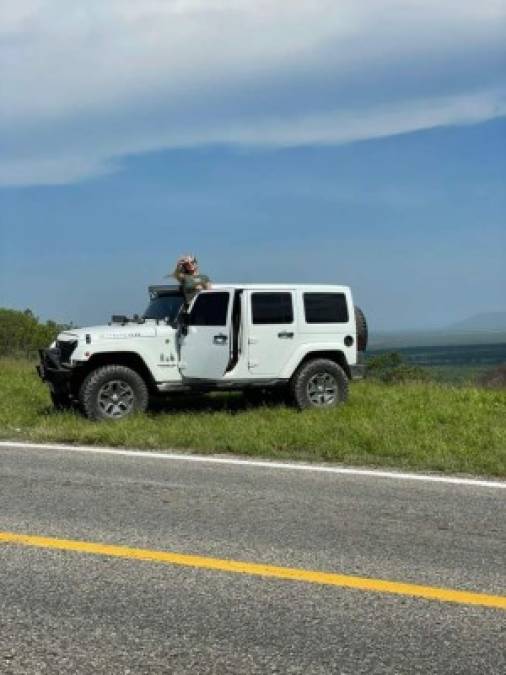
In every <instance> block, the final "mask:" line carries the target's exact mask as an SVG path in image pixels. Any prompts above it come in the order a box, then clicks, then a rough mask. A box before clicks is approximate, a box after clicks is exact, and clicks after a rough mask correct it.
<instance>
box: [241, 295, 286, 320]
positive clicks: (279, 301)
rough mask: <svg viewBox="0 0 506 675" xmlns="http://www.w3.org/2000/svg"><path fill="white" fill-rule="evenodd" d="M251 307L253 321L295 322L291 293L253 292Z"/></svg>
mask: <svg viewBox="0 0 506 675" xmlns="http://www.w3.org/2000/svg"><path fill="white" fill-rule="evenodd" d="M251 309H252V320H253V323H256V324H266V323H275V324H278V323H293V308H292V294H291V293H252V295H251Z"/></svg>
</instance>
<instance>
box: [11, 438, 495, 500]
mask: <svg viewBox="0 0 506 675" xmlns="http://www.w3.org/2000/svg"><path fill="white" fill-rule="evenodd" d="M0 448H19V449H21V450H61V451H65V452H91V453H94V454H99V455H122V456H123V457H142V458H143V459H170V460H176V461H181V462H207V463H208V464H228V465H232V466H251V467H263V468H267V469H284V470H288V471H313V472H315V473H333V474H341V475H348V476H366V477H372V478H394V479H396V480H417V481H426V482H430V483H447V484H450V485H470V486H473V487H486V488H495V489H502V490H504V489H506V481H494V480H480V479H478V478H458V477H457V476H439V475H438V476H434V475H431V474H421V473H403V472H401V471H381V470H377V469H356V468H352V467H341V466H326V465H322V464H303V463H297V462H293V463H291V462H271V461H261V460H253V459H238V458H234V457H215V456H213V455H210V456H208V455H193V454H183V453H180V452H151V451H150V450H124V449H121V448H119V449H118V448H104V447H98V446H93V445H65V444H60V443H58V444H57V443H22V442H19V441H0Z"/></svg>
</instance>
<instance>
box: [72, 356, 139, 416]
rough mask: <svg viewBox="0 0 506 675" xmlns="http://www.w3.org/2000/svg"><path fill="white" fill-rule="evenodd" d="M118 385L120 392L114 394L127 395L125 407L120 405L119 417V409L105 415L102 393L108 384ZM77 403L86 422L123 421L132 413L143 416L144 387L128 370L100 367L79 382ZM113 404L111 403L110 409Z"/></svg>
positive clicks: (111, 366)
mask: <svg viewBox="0 0 506 675" xmlns="http://www.w3.org/2000/svg"><path fill="white" fill-rule="evenodd" d="M114 383H121V384H122V385H123V388H122V389H121V388H119V389H118V390H119V391H120V392H121V391H123V392H127V393H128V397H127V399H125V400H127V401H128V404H127V403H124V407H125V410H124V412H123V413H121V408H120V404H118V405H117V407H119V408H120V410H119V411H118V413H117V414H115V415H114V414H109V413H108V412H107V408H106V406H105V404H104V391H106V389H107V386H108V384H109V386H110V387H113V386H115V385H114ZM79 402H80V404H81V407H82V409H83V412H84V414H85V415H86V417H88V418H89V419H90V420H104V419H124V418H125V417H127V416H128V415H130V414H132V413H133V412H144V411H145V410H146V408H147V407H148V402H149V393H148V388H147V386H146V383H145V382H144V380H143V379H142V377H141V376H140V375H139V373H137V372H136V371H135V370H132V368H128V367H127V366H120V365H110V366H102V367H101V368H97V369H96V370H93V371H92V372H91V373H89V374H88V375H87V376H86V377H85V378H84V380H83V383H82V385H81V387H80V389H79ZM113 405H114V404H113V403H111V406H113Z"/></svg>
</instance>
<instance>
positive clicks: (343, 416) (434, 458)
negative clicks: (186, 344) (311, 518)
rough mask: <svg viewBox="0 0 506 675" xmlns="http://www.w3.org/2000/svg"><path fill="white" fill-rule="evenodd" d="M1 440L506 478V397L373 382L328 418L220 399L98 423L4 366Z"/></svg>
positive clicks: (31, 375) (14, 364)
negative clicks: (57, 403)
mask: <svg viewBox="0 0 506 675" xmlns="http://www.w3.org/2000/svg"><path fill="white" fill-rule="evenodd" d="M0 436H1V437H2V438H4V439H12V440H14V439H16V440H19V439H26V440H32V441H53V442H67V443H90V444H97V445H108V446H127V447H136V448H145V449H147V450H149V449H160V448H179V449H185V450H187V449H188V450H189V449H192V450H198V451H199V452H213V453H216V452H218V453H237V454H241V455H255V456H264V457H276V458H295V459H304V460H315V461H316V460H318V461H333V462H343V463H347V464H359V465H374V466H389V467H399V468H411V469H424V470H436V471H445V472H457V473H470V474H481V475H491V476H492V475H493V476H506V392H505V391H492V390H485V389H479V388H476V387H473V386H459V387H453V386H447V385H442V384H438V383H412V384H394V385H392V384H390V385H389V384H383V383H380V382H372V381H365V382H359V383H355V384H352V386H351V391H350V400H349V401H348V403H347V404H346V405H345V406H342V407H339V408H335V409H331V410H328V411H319V410H314V411H307V412H304V413H300V412H297V411H296V410H294V409H292V408H289V407H286V406H284V405H270V406H266V405H264V406H256V407H251V406H249V405H248V404H247V403H246V401H245V400H244V399H243V397H242V396H241V395H240V394H234V395H227V394H220V395H213V396H201V397H191V398H190V397H179V398H178V397H174V398H173V399H172V400H170V401H168V402H167V403H166V404H165V405H164V406H163V407H162V408H161V409H160V410H158V411H156V412H155V411H153V412H150V413H148V414H145V415H136V416H133V417H132V418H129V419H125V420H123V421H119V422H102V423H93V422H89V421H88V420H86V419H84V418H83V417H82V416H81V415H80V414H79V413H78V412H65V413H61V412H55V411H54V410H53V409H52V408H51V405H50V399H49V394H48V391H47V388H46V387H45V386H44V385H43V384H42V383H41V382H40V381H39V380H38V378H37V376H36V374H35V371H34V367H33V365H31V364H29V363H27V362H24V361H13V360H0Z"/></svg>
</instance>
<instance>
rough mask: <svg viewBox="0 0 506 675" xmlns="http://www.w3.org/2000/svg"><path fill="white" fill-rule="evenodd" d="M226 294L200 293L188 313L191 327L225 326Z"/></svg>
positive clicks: (227, 295)
mask: <svg viewBox="0 0 506 675" xmlns="http://www.w3.org/2000/svg"><path fill="white" fill-rule="evenodd" d="M228 299H229V294H228V293H201V294H200V295H198V296H197V299H196V300H195V304H194V305H193V307H192V311H191V313H190V324H191V325H192V326H226V325H227V310H228Z"/></svg>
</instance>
